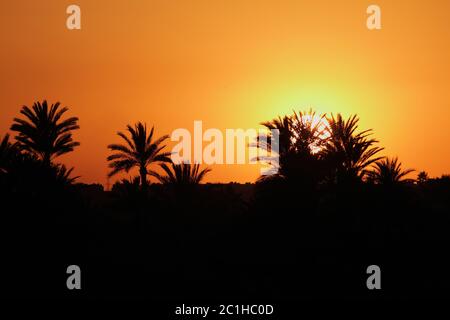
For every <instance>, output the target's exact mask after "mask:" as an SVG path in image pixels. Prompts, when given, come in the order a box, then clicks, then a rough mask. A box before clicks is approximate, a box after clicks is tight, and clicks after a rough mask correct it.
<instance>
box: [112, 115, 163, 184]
mask: <svg viewBox="0 0 450 320" xmlns="http://www.w3.org/2000/svg"><path fill="white" fill-rule="evenodd" d="M127 130H128V132H129V134H130V136H131V138H128V137H127V136H126V135H125V134H124V133H122V132H120V131H119V132H117V135H118V136H120V137H121V138H122V139H123V140H125V142H126V145H122V144H110V145H108V148H109V149H110V150H111V151H113V152H115V153H114V154H112V155H110V156H109V157H108V158H107V160H108V161H109V162H110V163H109V167H110V168H111V169H112V171H111V172H110V173H109V174H108V177H112V176H114V175H116V174H117V173H119V172H121V171H125V172H127V173H128V172H129V171H130V170H131V169H132V168H134V167H137V168H138V169H139V175H140V179H141V188H143V189H144V188H145V187H146V186H147V184H148V182H147V175H149V174H153V171H151V170H149V169H148V166H149V165H150V164H152V163H163V162H170V158H169V155H170V152H161V151H162V149H164V148H165V145H161V143H162V142H163V141H164V140H166V139H167V138H168V137H169V136H167V135H164V136H162V137H160V138H158V139H156V140H153V133H154V127H152V129H151V130H150V132H149V133H148V132H147V125H146V124H143V123H141V122H138V123H136V124H135V126H134V128H133V127H132V126H130V125H128V126H127Z"/></svg>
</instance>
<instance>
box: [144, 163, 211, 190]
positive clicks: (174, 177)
mask: <svg viewBox="0 0 450 320" xmlns="http://www.w3.org/2000/svg"><path fill="white" fill-rule="evenodd" d="M161 168H162V169H163V170H164V172H165V173H166V176H161V175H160V174H158V173H153V174H152V175H153V176H154V177H156V178H157V179H158V180H159V181H160V182H162V183H165V184H176V185H193V184H199V183H200V182H201V181H202V180H203V178H204V177H205V175H206V174H207V173H208V172H210V171H211V169H210V168H205V169H203V170H200V165H199V164H190V163H180V164H174V163H171V168H169V166H167V165H166V164H165V163H163V164H161Z"/></svg>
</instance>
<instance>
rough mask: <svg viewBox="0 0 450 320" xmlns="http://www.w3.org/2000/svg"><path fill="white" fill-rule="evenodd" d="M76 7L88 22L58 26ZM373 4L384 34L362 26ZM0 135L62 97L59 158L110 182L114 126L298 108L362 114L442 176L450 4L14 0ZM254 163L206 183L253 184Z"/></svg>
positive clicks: (412, 163) (228, 124)
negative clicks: (69, 146)
mask: <svg viewBox="0 0 450 320" xmlns="http://www.w3.org/2000/svg"><path fill="white" fill-rule="evenodd" d="M72 3H75V4H78V5H79V6H80V7H81V10H82V29H81V30H75V31H70V30H68V29H66V18H67V14H66V8H67V6H68V5H69V4H72ZM372 3H375V4H378V5H379V6H380V7H381V10H382V30H380V31H369V30H368V29H367V28H366V17H367V14H366V8H367V6H368V5H369V4H372ZM0 15H1V17H0V18H1V19H0V35H1V37H0V39H1V50H0V59H1V66H2V67H1V72H0V93H1V94H0V99H1V102H0V105H1V113H0V135H3V134H4V133H6V132H7V131H8V129H9V127H10V125H11V123H12V119H13V117H15V116H17V115H18V112H19V110H20V107H21V106H22V105H31V104H32V103H33V102H34V101H36V100H42V99H47V100H49V102H56V101H60V102H61V103H62V104H63V105H66V106H68V107H69V108H70V112H69V113H68V115H71V116H73V115H76V116H78V117H79V118H80V126H81V130H79V131H78V132H77V133H76V134H75V138H76V140H78V141H80V142H81V146H80V147H79V148H77V149H76V150H75V152H73V153H71V154H70V155H69V156H64V157H62V158H60V161H61V162H64V163H66V164H68V165H70V166H75V173H76V174H77V175H81V176H82V178H81V181H82V182H88V183H91V182H101V183H105V182H106V174H107V162H106V157H107V155H108V150H107V148H106V146H107V145H108V144H109V143H112V142H118V141H119V139H118V137H117V136H116V135H115V133H116V131H118V130H123V129H124V128H125V126H126V124H128V123H134V122H136V121H138V120H141V121H145V122H147V124H148V125H153V124H154V125H155V127H156V134H157V135H162V134H170V133H171V132H172V130H174V129H176V128H188V129H189V130H192V129H193V121H194V120H202V121H203V124H204V129H207V128H219V129H225V128H245V129H246V128H260V127H259V123H260V122H262V121H266V120H270V119H272V118H274V117H276V116H277V115H284V114H286V113H290V112H291V111H292V110H293V109H295V110H305V109H308V108H309V107H313V108H314V109H315V110H317V111H318V112H323V113H325V112H326V113H331V112H333V113H337V112H341V113H343V114H344V115H345V116H348V115H350V114H353V113H357V114H358V115H359V116H360V118H361V122H360V126H361V129H367V128H373V129H374V130H375V136H376V137H377V138H378V139H379V140H380V141H381V144H382V146H384V147H385V148H386V150H385V151H384V155H389V156H399V158H400V160H401V161H402V162H403V164H404V166H405V167H411V168H415V169H417V170H426V171H428V172H429V173H430V175H431V176H437V175H441V174H443V173H449V172H450V147H449V146H450V59H449V57H450V1H448V0H433V1H432V0H428V1H401V0H396V1H380V0H375V1H362V0H354V1H351V0H346V1H331V0H328V1H323V0H314V1H301V0H292V1H287V0H276V1H275V0H273V1H272V0H270V1H266V0H221V1H219V0H201V1H197V0H189V1H188V0H183V1H178V0H158V1H152V0H145V1H144V0H142V1H138V0H122V1H112V0H108V1H106V0H95V1H92V0H91V1H88V0H77V1H74V0H71V1H65V0H53V1H51V0H41V1H35V0H28V1H24V0H15V1H8V2H6V1H4V2H2V5H1V7H0ZM258 172H259V171H258V168H257V167H256V166H251V165H239V166H238V165H233V166H224V165H222V166H218V165H216V166H213V171H212V172H211V173H210V174H209V176H208V179H207V181H210V182H219V181H220V182H228V181H238V182H246V181H254V180H255V178H256V177H257V176H258Z"/></svg>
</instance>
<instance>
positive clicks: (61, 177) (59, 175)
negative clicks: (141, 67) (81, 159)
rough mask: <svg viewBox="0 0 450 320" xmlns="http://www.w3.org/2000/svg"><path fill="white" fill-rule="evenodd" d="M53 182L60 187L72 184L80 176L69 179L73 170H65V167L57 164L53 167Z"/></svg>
mask: <svg viewBox="0 0 450 320" xmlns="http://www.w3.org/2000/svg"><path fill="white" fill-rule="evenodd" d="M54 169H55V180H56V183H58V184H60V185H64V186H67V185H70V184H73V183H74V182H75V181H76V180H77V179H78V178H79V177H80V176H76V177H71V176H70V175H71V174H72V171H73V168H70V169H67V168H66V166H65V165H63V164H59V165H56V166H55V168H54Z"/></svg>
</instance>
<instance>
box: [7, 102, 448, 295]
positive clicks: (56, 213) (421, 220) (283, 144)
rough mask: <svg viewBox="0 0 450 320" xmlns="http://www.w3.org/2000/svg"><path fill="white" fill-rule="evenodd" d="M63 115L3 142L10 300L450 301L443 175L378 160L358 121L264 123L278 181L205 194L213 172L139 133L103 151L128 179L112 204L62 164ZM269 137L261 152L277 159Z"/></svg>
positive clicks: (32, 114) (306, 118)
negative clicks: (71, 282) (75, 269)
mask: <svg viewBox="0 0 450 320" xmlns="http://www.w3.org/2000/svg"><path fill="white" fill-rule="evenodd" d="M58 106H59V104H55V105H52V106H51V107H50V108H49V107H48V106H47V103H46V102H45V101H44V103H42V104H40V103H36V104H34V107H33V110H31V109H28V108H26V107H24V108H23V109H22V111H21V112H22V114H24V115H25V116H26V117H27V118H28V119H29V120H28V121H25V120H20V121H19V120H18V119H15V120H14V121H15V124H14V125H13V127H12V130H13V131H15V130H17V131H18V132H19V133H18V135H17V136H16V138H15V139H14V140H12V139H11V137H10V136H9V135H8V134H7V133H6V134H4V135H3V136H2V138H1V139H0V141H1V143H0V188H1V189H0V194H1V197H2V199H1V203H2V213H3V214H2V218H3V221H2V227H3V230H2V232H1V236H2V239H1V241H2V243H3V244H4V245H5V250H4V256H5V259H4V261H5V263H4V264H3V266H2V269H3V270H2V272H3V274H4V275H6V276H5V282H4V283H3V285H2V288H3V289H2V290H4V291H5V292H7V294H8V295H10V296H30V297H34V296H36V295H39V297H58V298H64V297H65V298H77V297H79V298H151V299H154V300H170V301H174V300H177V301H180V300H181V301H183V299H195V298H199V299H206V300H207V299H218V300H220V299H264V301H270V302H272V301H280V300H283V301H292V300H296V299H304V298H354V299H379V298H416V297H422V298H423V297H448V292H447V288H448V286H449V285H450V283H449V281H448V279H447V277H445V274H446V271H447V270H448V267H449V266H450V265H449V263H448V261H447V258H446V252H447V249H448V243H449V240H450V239H449V233H448V229H449V227H450V221H449V217H450V176H447V175H444V176H442V177H440V178H433V177H429V176H428V174H426V173H425V172H420V173H419V174H418V176H417V179H413V178H412V177H411V174H412V171H411V170H409V169H408V170H405V169H402V166H401V163H400V162H399V160H398V159H397V158H385V157H382V156H381V152H382V151H383V148H382V147H380V146H378V141H377V140H376V139H374V138H372V137H371V134H372V131H371V130H363V131H359V128H358V117H357V116H351V117H349V118H348V119H344V118H343V117H342V115H340V114H337V115H336V116H333V115H332V116H331V117H327V116H326V115H318V114H316V113H314V111H312V110H309V111H307V112H294V113H293V114H291V115H286V116H283V117H279V118H277V119H273V120H271V121H267V122H264V123H263V125H264V126H265V127H266V128H268V129H279V131H280V140H279V146H278V147H279V156H280V161H279V167H278V168H277V169H278V171H277V173H276V174H274V175H270V176H264V177H261V178H260V179H258V181H257V182H256V183H252V184H251V183H248V184H237V183H228V184H210V183H206V184H201V183H200V182H201V181H202V180H203V178H204V177H205V175H206V174H207V173H208V172H209V171H210V169H209V168H203V169H201V168H200V166H199V165H198V164H187V163H183V164H173V163H170V160H169V155H170V154H169V153H168V152H163V148H164V145H163V142H164V141H165V140H166V139H167V136H162V137H161V138H158V139H155V138H154V129H153V128H152V129H151V130H150V131H148V130H147V128H146V126H145V124H143V123H140V122H139V123H137V124H136V125H135V126H134V127H132V126H128V127H127V131H128V135H126V134H124V133H121V132H119V133H118V135H119V136H120V137H121V138H122V140H124V142H125V143H124V144H123V145H122V144H111V145H109V146H108V148H109V149H110V150H111V151H112V155H110V156H109V157H108V160H109V161H110V163H109V166H110V168H111V172H110V174H109V175H110V176H111V177H112V176H114V175H115V174H118V173H119V172H125V173H129V174H131V176H130V177H129V178H128V179H123V178H122V179H121V180H120V179H119V180H118V181H117V182H115V183H114V185H113V187H112V189H111V190H110V191H109V190H106V191H105V190H104V189H103V186H102V185H100V184H93V185H87V184H82V183H77V182H76V181H77V180H76V178H72V173H73V171H72V169H67V168H66V167H65V166H64V165H62V164H59V163H56V162H55V161H56V158H57V156H58V155H61V154H65V153H69V152H70V151H72V150H73V149H74V147H75V146H77V145H78V144H77V143H76V142H73V141H72V138H71V134H70V133H71V131H72V130H75V129H77V127H78V126H77V125H76V120H75V119H76V118H70V121H69V120H66V121H60V118H61V115H62V114H63V113H64V112H66V111H67V108H63V109H58ZM322 120H326V121H322ZM268 135H270V134H268ZM262 138H267V136H265V137H259V139H258V141H257V142H256V143H257V145H258V146H259V147H260V148H263V149H270V148H272V147H273V146H271V145H270V142H264V141H270V140H265V139H262ZM259 160H261V161H264V159H259ZM150 166H151V168H150ZM74 171H76V170H74ZM134 174H136V176H133V175H134ZM155 178H156V179H155ZM71 264H77V265H79V266H80V267H81V269H82V272H83V279H84V280H83V281H84V282H83V289H82V290H81V291H80V292H72V291H68V290H67V289H66V287H65V281H66V276H67V275H66V274H65V270H66V268H67V266H69V265H71ZM372 264H376V265H379V266H380V267H381V270H382V290H381V291H378V292H374V291H369V290H367V288H366V279H367V274H366V268H367V266H369V265H372ZM30 268H32V270H33V281H32V283H33V285H30V281H29V280H30V279H29V277H26V276H24V275H27V274H29V272H30Z"/></svg>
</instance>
